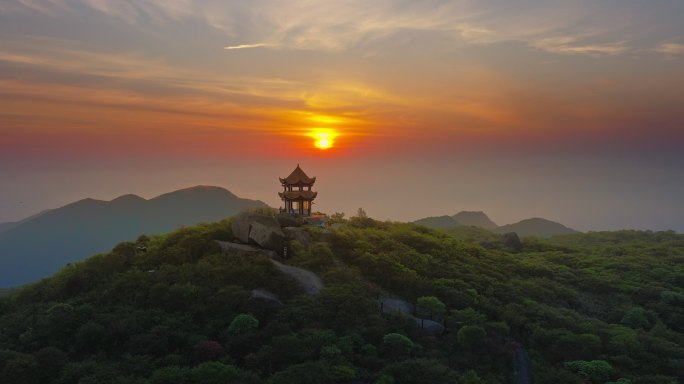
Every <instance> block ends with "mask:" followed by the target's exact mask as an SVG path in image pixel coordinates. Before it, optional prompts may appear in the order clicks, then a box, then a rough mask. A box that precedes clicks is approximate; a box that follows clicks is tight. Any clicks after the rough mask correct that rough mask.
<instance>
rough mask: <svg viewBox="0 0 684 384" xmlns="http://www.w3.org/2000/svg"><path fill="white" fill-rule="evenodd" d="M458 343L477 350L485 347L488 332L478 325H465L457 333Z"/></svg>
mask: <svg viewBox="0 0 684 384" xmlns="http://www.w3.org/2000/svg"><path fill="white" fill-rule="evenodd" d="M456 340H457V341H458V345H460V346H461V347H463V348H465V349H468V350H477V349H480V348H482V347H484V344H485V342H486V341H487V332H485V330H484V329H482V327H479V326H477V325H465V326H463V327H461V329H459V330H458V333H457V334H456Z"/></svg>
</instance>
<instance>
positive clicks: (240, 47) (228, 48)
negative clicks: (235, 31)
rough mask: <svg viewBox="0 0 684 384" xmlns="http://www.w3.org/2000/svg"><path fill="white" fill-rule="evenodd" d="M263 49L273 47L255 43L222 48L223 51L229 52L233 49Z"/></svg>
mask: <svg viewBox="0 0 684 384" xmlns="http://www.w3.org/2000/svg"><path fill="white" fill-rule="evenodd" d="M263 47H273V44H268V43H256V44H240V45H229V46H225V47H223V49H226V50H229V51H230V50H234V49H247V48H263Z"/></svg>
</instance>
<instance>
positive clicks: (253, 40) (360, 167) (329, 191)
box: [0, 0, 684, 232]
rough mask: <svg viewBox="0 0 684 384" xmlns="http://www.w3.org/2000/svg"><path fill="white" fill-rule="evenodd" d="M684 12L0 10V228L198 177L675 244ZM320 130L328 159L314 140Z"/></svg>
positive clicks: (378, 214)
mask: <svg viewBox="0 0 684 384" xmlns="http://www.w3.org/2000/svg"><path fill="white" fill-rule="evenodd" d="M682 19H684V3H682V2H672V1H665V0H656V1H651V2H648V3H644V2H640V1H636V0H608V1H603V2H600V3H597V2H591V1H584V0H580V1H573V2H567V1H548V2H543V3H540V2H535V1H531V0H520V1H516V2H510V1H503V0H495V1H490V2H486V3H483V2H478V1H467V0H459V1H438V0H435V1H424V2H406V1H376V2H373V3H368V2H362V1H351V2H344V3H340V2H336V1H320V2H316V3H314V4H312V3H311V2H307V1H291V2H288V5H287V6H283V5H282V3H279V2H276V1H270V0H264V1H255V2H232V1H231V2H224V1H218V0H200V1H188V0H166V1H161V0H145V1H128V0H125V1H100V0H98V1H96V0H74V1H49V2H45V1H38V0H8V1H4V2H3V3H2V4H0V42H1V43H2V45H1V47H2V48H0V73H1V75H0V179H1V180H2V188H0V222H10V221H16V220H20V219H23V218H25V217H27V216H30V215H32V214H35V213H38V212H40V211H41V210H44V209H49V208H57V207H60V206H63V205H65V204H68V203H71V202H74V201H77V200H80V199H82V198H88V197H90V198H97V199H103V200H111V199H113V198H116V197H118V196H120V195H123V194H128V193H133V194H136V195H140V196H142V197H145V198H151V197H154V196H156V195H159V194H162V193H167V192H171V191H173V190H177V189H181V188H186V187H191V186H195V185H216V186H220V187H223V188H226V189H228V190H230V191H231V192H233V193H235V194H237V195H238V196H240V197H246V198H251V199H259V200H262V201H264V202H265V203H267V204H269V205H271V206H274V207H278V206H279V205H280V201H279V200H278V196H277V192H278V190H279V189H280V185H279V183H278V177H282V176H286V175H287V174H289V172H291V171H292V169H293V168H294V167H295V166H296V165H297V164H298V163H299V164H301V166H302V167H303V169H304V170H305V171H306V172H307V173H308V174H309V175H310V176H317V177H318V181H317V183H316V187H315V189H316V190H318V191H319V197H318V198H317V200H316V203H317V206H315V208H317V209H320V210H321V211H324V212H336V211H343V212H346V213H347V214H349V215H351V214H354V212H355V211H356V209H357V208H359V207H363V208H364V209H365V210H366V211H367V212H368V214H369V215H370V216H371V217H375V218H378V219H390V220H400V221H410V220H416V219H419V218H422V217H426V216H438V215H445V214H454V213H456V212H458V211H461V210H481V211H484V212H485V213H487V214H488V215H489V216H490V218H492V220H494V221H495V222H497V223H498V224H508V223H513V222H516V221H519V220H521V219H526V218H531V217H543V218H547V219H550V220H554V221H558V222H560V223H562V224H564V225H567V226H569V227H572V228H575V229H578V230H582V231H586V230H614V229H623V228H633V229H652V230H665V229H673V230H676V231H678V232H684V197H683V196H684V153H683V151H682V148H684V92H683V91H682V90H683V89H684V71H683V70H682V67H683V65H684V25H682V23H681V20H682ZM321 135H327V136H325V137H326V138H329V139H330V141H331V143H330V144H331V145H332V147H331V148H329V149H325V150H321V149H317V148H316V147H315V146H314V141H316V140H317V139H320V137H321Z"/></svg>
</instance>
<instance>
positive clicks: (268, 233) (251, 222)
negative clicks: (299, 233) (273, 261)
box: [231, 212, 287, 252]
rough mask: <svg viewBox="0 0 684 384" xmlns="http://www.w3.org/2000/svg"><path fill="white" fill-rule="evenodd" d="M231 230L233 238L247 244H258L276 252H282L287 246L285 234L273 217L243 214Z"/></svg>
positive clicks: (236, 219)
mask: <svg viewBox="0 0 684 384" xmlns="http://www.w3.org/2000/svg"><path fill="white" fill-rule="evenodd" d="M231 229H232V230H233V236H234V237H235V238H236V239H238V240H239V241H241V242H242V243H245V244H249V243H251V244H256V245H259V246H260V247H261V248H264V249H270V250H272V251H276V252H282V250H283V247H285V246H286V245H287V239H286V238H285V234H284V233H283V231H282V229H280V224H279V223H278V220H277V219H276V218H275V217H273V216H267V215H262V214H257V213H249V212H245V213H241V214H239V215H238V216H237V217H235V219H234V220H233V223H232V225H231Z"/></svg>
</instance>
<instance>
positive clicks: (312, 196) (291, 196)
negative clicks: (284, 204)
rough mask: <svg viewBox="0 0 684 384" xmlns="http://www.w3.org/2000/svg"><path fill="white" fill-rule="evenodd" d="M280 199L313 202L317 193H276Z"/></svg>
mask: <svg viewBox="0 0 684 384" xmlns="http://www.w3.org/2000/svg"><path fill="white" fill-rule="evenodd" d="M278 195H279V196H280V198H281V199H285V200H300V199H301V200H313V199H315V198H316V195H318V192H314V191H285V192H278Z"/></svg>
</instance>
